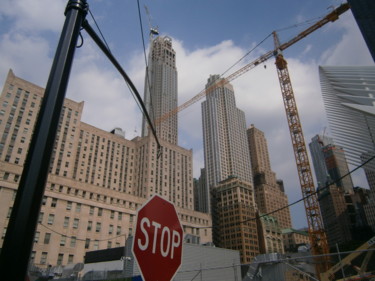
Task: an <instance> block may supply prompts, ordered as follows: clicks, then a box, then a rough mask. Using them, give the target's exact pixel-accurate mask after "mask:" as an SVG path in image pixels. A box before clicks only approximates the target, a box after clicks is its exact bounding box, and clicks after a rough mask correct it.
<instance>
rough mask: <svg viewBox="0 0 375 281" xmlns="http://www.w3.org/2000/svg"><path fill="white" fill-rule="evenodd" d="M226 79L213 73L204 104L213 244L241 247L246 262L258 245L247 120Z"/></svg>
mask: <svg viewBox="0 0 375 281" xmlns="http://www.w3.org/2000/svg"><path fill="white" fill-rule="evenodd" d="M225 82H226V81H225V80H224V79H221V78H220V77H219V75H211V76H210V77H209V79H208V82H207V84H206V90H207V91H209V94H208V95H207V97H206V101H204V102H203V103H202V117H203V120H202V121H203V142H204V163H205V169H206V183H207V184H206V186H207V191H208V193H209V195H211V196H209V198H210V199H211V200H210V203H211V206H210V211H211V213H212V222H213V241H214V243H215V245H217V246H218V247H224V248H228V249H238V250H240V254H241V261H242V262H243V263H248V262H249V261H251V260H252V258H254V257H255V256H256V255H257V254H258V253H259V248H258V246H257V243H258V232H257V225H256V220H255V216H256V211H257V208H256V204H255V200H254V188H253V181H252V176H251V163H250V154H249V147H248V145H247V139H246V121H245V114H244V112H243V111H241V110H240V109H238V108H237V107H236V101H235V97H234V90H233V86H232V85H231V84H228V83H225ZM215 84H216V85H215ZM214 85H215V86H214ZM251 218H252V220H250V219H251Z"/></svg>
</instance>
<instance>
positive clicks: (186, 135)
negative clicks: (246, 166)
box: [0, 0, 373, 228]
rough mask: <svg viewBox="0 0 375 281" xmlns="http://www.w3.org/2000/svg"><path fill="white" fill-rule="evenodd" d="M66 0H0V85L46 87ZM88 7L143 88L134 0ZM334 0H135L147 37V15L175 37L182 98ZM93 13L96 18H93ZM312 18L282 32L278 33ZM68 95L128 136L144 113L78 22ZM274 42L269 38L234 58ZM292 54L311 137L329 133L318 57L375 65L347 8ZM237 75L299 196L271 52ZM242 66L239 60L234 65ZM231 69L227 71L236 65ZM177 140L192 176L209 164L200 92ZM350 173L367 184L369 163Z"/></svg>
mask: <svg viewBox="0 0 375 281" xmlns="http://www.w3.org/2000/svg"><path fill="white" fill-rule="evenodd" d="M66 3H67V1H65V0H38V1H33V0H2V5H1V10H0V85H3V83H4V80H5V78H6V75H7V72H8V70H9V69H10V68H12V69H13V71H14V72H15V74H16V75H17V76H19V77H21V78H23V79H25V80H28V81H30V82H33V83H35V84H37V85H39V86H41V87H45V85H46V82H47V79H48V75H49V71H50V68H51V64H52V59H53V56H54V53H55V50H56V46H57V42H58V39H59V36H60V32H61V29H62V25H63V22H64V20H65V17H64V9H65V5H66ZM88 3H89V6H90V9H91V11H92V13H93V15H94V17H95V19H96V21H97V23H98V25H99V26H100V29H101V31H102V32H103V34H104V36H105V39H106V41H107V42H108V44H109V46H110V48H111V50H112V52H113V54H114V55H115V56H116V57H117V59H118V60H119V62H120V63H121V65H122V66H123V68H124V69H125V70H126V71H127V73H128V74H129V76H130V77H131V78H132V80H133V81H134V83H135V84H136V86H137V88H138V90H139V92H140V93H141V95H142V96H143V81H144V73H145V63H144V55H143V46H142V37H141V32H140V23H139V17H138V8H137V6H138V5H137V1H136V0H133V1H130V0H91V1H88ZM341 3H342V2H341V1H337V0H327V1H322V0H306V1H299V0H286V1H261V0H253V1H245V0H236V1H230V0H200V1H198V0H191V1H182V0H139V5H140V9H141V10H140V11H141V16H142V20H143V28H144V36H145V40H146V42H145V44H146V46H147V45H148V25H149V23H148V22H149V21H148V17H147V15H146V13H145V8H144V5H147V7H148V9H149V11H150V16H151V17H150V20H151V25H153V26H158V27H159V31H160V34H161V35H168V36H170V37H171V38H172V39H173V46H174V48H175V50H176V53H177V67H178V73H179V82H178V83H179V85H178V87H179V104H181V103H183V102H185V101H186V100H188V99H190V98H192V97H193V96H194V95H196V94H197V93H199V92H200V91H201V90H202V89H203V88H204V85H205V83H206V81H207V79H208V77H209V75H210V74H222V73H223V72H224V71H225V70H227V69H228V68H229V67H230V66H232V65H233V63H235V62H236V61H237V60H238V59H240V58H241V57H242V56H243V55H244V54H245V53H247V52H248V51H249V50H250V49H252V48H253V47H254V46H256V45H257V44H258V43H260V42H261V41H262V40H263V39H264V38H266V37H267V36H268V35H269V34H270V33H271V32H272V31H273V30H280V29H283V28H285V27H290V26H294V25H296V24H297V23H303V22H306V21H307V20H310V19H313V18H317V17H320V16H324V15H326V14H327V13H328V12H329V11H330V10H331V9H332V7H333V6H334V7H337V6H338V5H340V4H341ZM87 19H88V20H89V22H90V23H91V25H92V26H93V27H94V23H93V20H92V18H91V17H90V16H89V15H88V16H87ZM306 27H307V25H302V26H299V27H298V28H297V27H294V28H290V29H287V30H284V31H280V32H279V37H280V40H281V42H285V41H286V40H288V39H290V38H292V37H293V36H294V35H296V34H297V33H298V32H300V31H301V30H302V29H303V28H306ZM82 35H83V37H84V44H83V46H82V47H81V48H80V49H77V51H76V55H75V60H74V65H73V69H72V73H71V80H70V84H69V87H68V91H67V97H68V98H71V99H73V100H75V101H84V102H85V107H84V113H83V121H84V122H87V123H89V124H91V125H94V126H96V127H99V128H101V129H104V130H107V131H109V130H111V129H113V128H114V127H121V128H123V129H124V130H125V131H126V137H127V138H129V139H131V138H133V137H134V136H136V135H139V134H140V128H141V118H142V117H141V114H140V112H139V110H138V107H137V106H136V104H135V102H134V100H133V98H132V97H131V95H130V93H129V92H128V90H127V87H126V86H125V84H124V82H123V80H122V78H121V77H120V75H119V74H118V73H117V72H116V71H115V69H114V67H113V66H112V65H111V64H110V63H109V62H108V61H107V60H106V58H105V57H104V56H103V55H102V54H101V52H100V51H99V50H98V48H97V47H96V46H95V44H94V43H93V41H92V40H91V38H89V37H88V36H87V34H86V33H85V31H82ZM272 48H273V41H272V38H269V39H268V40H266V41H265V42H264V44H262V45H260V47H259V48H256V49H255V50H254V52H252V53H251V54H250V55H249V56H248V57H247V58H246V59H245V60H244V61H242V62H241V63H240V64H239V65H238V66H237V68H239V67H241V66H243V65H244V64H246V63H247V62H249V61H252V60H254V59H255V58H257V57H259V56H260V55H262V54H263V53H265V52H267V51H269V50H270V49H272ZM284 56H285V58H286V59H287V61H288V63H289V72H290V75H291V79H292V83H293V88H294V92H295V96H296V101H297V105H298V109H299V113H300V118H301V121H302V126H303V130H304V135H305V140H306V143H308V142H309V141H310V140H311V138H312V137H313V136H314V135H316V134H318V133H322V132H323V131H324V130H325V131H326V134H329V127H328V124H327V121H326V116H325V112H324V106H323V103H322V98H321V92H320V84H319V77H318V66H319V65H373V61H372V59H371V57H370V55H369V52H368V50H367V48H366V46H365V43H364V41H363V39H362V37H361V35H360V32H359V30H358V27H357V25H356V23H355V21H354V19H353V16H352V14H351V12H350V11H348V12H346V13H345V14H344V15H342V16H341V17H340V19H339V20H337V21H336V22H334V23H329V24H327V25H326V26H324V27H323V28H321V29H319V30H317V31H315V32H314V33H313V34H311V35H309V36H308V37H307V38H305V39H303V40H302V41H300V42H299V43H297V44H295V45H294V46H292V47H290V48H289V49H287V50H286V51H285V52H284ZM265 65H266V66H267V67H266V68H264V67H263V66H259V67H258V68H255V69H253V70H251V71H250V72H248V73H246V74H244V75H242V76H241V77H239V78H238V79H236V80H234V81H233V82H232V84H233V86H234V89H235V93H236V100H237V106H238V107H239V108H240V109H242V110H243V111H244V112H245V114H246V120H247V125H248V126H249V125H250V124H254V125H255V126H256V127H257V128H259V129H260V130H262V131H264V133H265V135H266V137H267V140H268V145H269V151H270V157H271V164H272V169H273V170H274V172H275V173H276V174H277V177H278V178H280V179H283V180H284V185H285V188H286V192H287V194H288V196H289V201H290V202H293V201H295V200H298V199H299V198H301V191H300V186H299V181H298V177H297V172H296V171H297V170H296V165H295V163H294V156H293V151H292V145H291V141H290V136H289V132H288V127H287V122H286V118H285V112H284V108H283V104H282V99H281V92H280V87H279V85H278V80H277V74H276V69H275V66H274V61H273V60H272V59H271V60H269V61H268V62H267V63H266V64H265ZM237 68H235V69H233V70H232V71H235V70H236V69H237ZM232 71H231V72H229V73H228V75H229V74H230V73H232ZM179 130H180V137H179V143H180V145H181V146H183V147H185V148H188V149H190V148H192V149H193V155H194V163H193V165H194V176H196V177H197V176H199V170H200V168H202V167H203V165H204V162H203V148H202V129H201V112H200V102H198V103H196V104H194V105H192V106H190V107H189V108H187V109H185V110H184V111H182V112H180V114H179ZM354 182H355V183H356V184H359V185H365V180H364V177H363V173H357V174H356V175H355V176H354ZM291 210H292V217H293V223H294V227H296V228H300V227H304V226H306V225H307V223H306V218H305V215H304V214H305V212H304V210H303V204H302V203H300V204H298V205H296V206H295V207H292V209H291Z"/></svg>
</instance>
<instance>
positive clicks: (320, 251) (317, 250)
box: [155, 3, 350, 275]
mask: <svg viewBox="0 0 375 281" xmlns="http://www.w3.org/2000/svg"><path fill="white" fill-rule="evenodd" d="M349 8H350V7H349V4H348V3H344V4H342V5H341V6H339V7H338V8H336V9H334V10H333V11H332V12H330V13H329V14H328V15H326V16H325V17H323V18H322V19H321V20H319V21H318V22H316V23H315V24H313V25H311V26H310V27H308V28H307V29H305V30H304V31H302V32H300V33H299V34H298V35H297V36H295V37H294V38H292V39H291V40H289V41H287V42H286V43H283V44H280V42H279V40H278V38H277V34H276V32H274V33H273V35H274V41H275V49H274V50H271V51H269V52H267V53H265V54H264V55H262V56H260V57H259V58H257V59H256V60H254V61H252V62H250V63H248V64H247V65H245V66H244V67H242V68H240V69H239V70H237V71H236V72H234V73H232V74H231V75H229V76H228V77H226V78H224V79H219V80H218V82H216V83H215V84H213V85H211V86H210V87H208V88H206V89H204V90H203V91H201V92H200V93H198V94H197V95H196V96H194V97H193V98H192V99H190V100H188V101H186V102H185V103H183V104H182V105H180V106H179V107H177V108H175V109H174V110H172V111H170V112H168V113H167V114H165V115H163V116H162V117H160V118H159V119H157V120H155V125H156V126H158V125H160V123H162V122H163V121H164V120H166V119H168V118H169V117H170V116H172V115H174V114H177V113H178V112H179V111H181V110H183V109H185V108H187V107H189V106H190V105H192V104H194V103H195V102H197V101H199V100H200V99H202V98H203V97H205V96H206V95H208V94H209V93H211V92H212V91H213V90H214V89H216V88H218V87H222V86H223V85H224V84H226V83H229V82H230V81H232V80H234V79H236V78H238V77H239V76H241V75H242V74H244V73H246V72H248V71H249V70H251V69H253V68H255V67H256V66H258V65H259V64H262V63H264V62H265V61H267V60H268V59H270V58H271V57H273V56H275V57H276V68H277V72H278V76H279V82H280V86H281V91H282V95H283V100H284V106H285V111H286V115H287V119H288V125H289V129H290V135H291V138H292V143H293V149H294V156H295V160H296V163H297V170H298V175H299V180H300V183H301V190H302V194H303V197H304V204H305V210H306V216H307V221H308V227H309V235H310V241H311V247H312V252H313V254H314V255H319V256H322V255H323V256H324V254H327V253H328V251H329V249H328V242H327V238H326V235H325V231H324V227H323V221H322V217H321V214H320V210H319V204H318V200H317V195H316V193H315V187H314V182H313V177H312V172H311V168H310V163H309V159H308V154H307V149H306V145H305V141H304V138H303V132H302V126H301V123H300V119H299V116H298V111H297V105H296V102H295V99H294V94H293V88H292V85H291V82H290V77H289V72H288V68H287V62H286V61H285V59H284V57H283V56H282V53H281V52H282V51H283V50H285V49H287V48H288V47H290V46H292V45H293V44H295V43H297V42H298V41H300V40H301V39H303V38H304V37H306V36H307V35H309V34H310V33H312V32H314V31H315V30H317V29H319V28H320V27H322V26H324V25H325V24H327V23H329V22H333V21H335V20H337V19H338V18H339V16H340V15H341V14H343V13H345V12H346V11H347V10H349ZM327 268H328V263H327V258H323V261H321V262H320V263H319V264H318V266H317V273H318V275H319V273H320V272H324V271H326V270H327Z"/></svg>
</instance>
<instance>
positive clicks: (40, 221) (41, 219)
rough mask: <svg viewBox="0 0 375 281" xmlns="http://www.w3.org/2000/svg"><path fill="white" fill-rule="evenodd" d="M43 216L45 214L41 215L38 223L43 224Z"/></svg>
mask: <svg viewBox="0 0 375 281" xmlns="http://www.w3.org/2000/svg"><path fill="white" fill-rule="evenodd" d="M43 216H44V213H39V218H38V223H42V222H43Z"/></svg>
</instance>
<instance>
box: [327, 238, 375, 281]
mask: <svg viewBox="0 0 375 281" xmlns="http://www.w3.org/2000/svg"><path fill="white" fill-rule="evenodd" d="M374 251H375V236H374V237H372V238H371V239H370V240H368V241H367V242H366V243H364V244H363V245H362V246H360V247H359V248H357V249H356V250H355V251H354V252H353V253H351V254H349V255H347V256H346V257H345V258H343V259H342V260H340V262H338V263H337V264H335V265H334V266H332V267H331V268H330V269H329V270H327V271H326V272H322V273H321V274H320V278H321V281H329V280H337V279H334V278H335V273H336V272H338V271H339V270H342V269H343V268H344V267H351V268H353V269H354V270H356V271H357V272H358V275H356V276H350V277H345V276H343V279H340V280H353V278H362V277H366V278H368V277H374V275H373V273H371V272H368V273H367V272H366V269H367V266H368V264H369V261H370V259H371V256H372V254H373V253H374ZM364 253H365V254H366V255H365V257H364V259H363V260H362V263H361V267H358V266H354V265H352V261H353V260H354V259H355V258H357V257H358V256H359V255H361V254H364ZM369 275H372V276H369ZM354 280H359V279H354Z"/></svg>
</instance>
